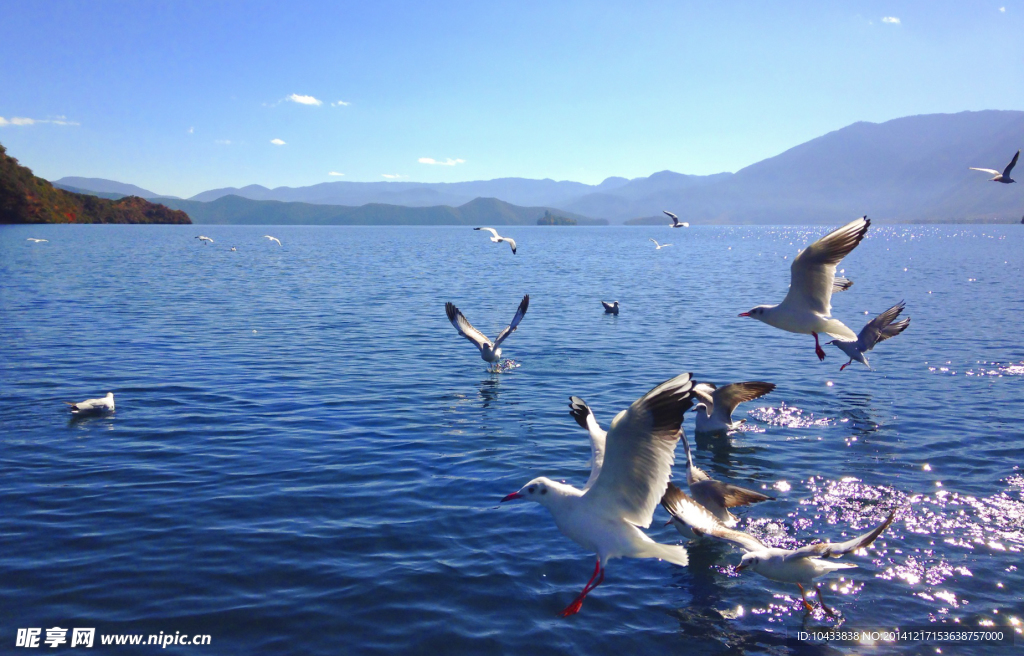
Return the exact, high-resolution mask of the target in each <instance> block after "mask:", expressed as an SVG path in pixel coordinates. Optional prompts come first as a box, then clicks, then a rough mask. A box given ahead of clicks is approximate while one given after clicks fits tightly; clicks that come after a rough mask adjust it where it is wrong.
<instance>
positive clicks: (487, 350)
mask: <svg viewBox="0 0 1024 656" xmlns="http://www.w3.org/2000/svg"><path fill="white" fill-rule="evenodd" d="M528 307H530V295H529V294H527V295H526V296H523V300H522V301H520V302H519V309H518V310H516V316H514V317H512V322H511V323H509V325H508V326H507V327H506V328H505V330H503V331H501V332H500V333H498V336H497V337H495V338H494V341H493V342H491V340H489V339H487V336H486V335H484V334H483V333H482V332H480V331H479V330H477V329H476V328H474V327H473V324H471V323H469V321H467V320H466V317H465V315H463V314H462V312H460V311H459V308H457V307H455V306H454V305H453V304H452V303H445V304H444V311H445V313H446V314H447V315H448V321H451V322H452V325H453V326H455V330H457V331H459V334H460V335H462V336H463V337H465V338H466V339H468V340H469V341H471V342H473V344H474V345H475V346H476V347H477V348H478V349H480V357H481V358H483V359H484V362H497V361H498V360H500V359H501V348H500V347H501V343H502V342H504V341H505V339H506V338H507V337H508V336H509V335H511V334H512V333H514V332H515V331H516V328H518V327H519V322H520V321H522V320H523V316H524V315H525V314H526V309H527V308H528Z"/></svg>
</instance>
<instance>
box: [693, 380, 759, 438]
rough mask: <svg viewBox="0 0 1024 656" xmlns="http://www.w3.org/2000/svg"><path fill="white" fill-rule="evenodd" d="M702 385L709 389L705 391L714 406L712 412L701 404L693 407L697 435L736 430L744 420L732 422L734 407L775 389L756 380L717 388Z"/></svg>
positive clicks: (710, 385) (705, 384) (706, 384)
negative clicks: (712, 400) (709, 395)
mask: <svg viewBox="0 0 1024 656" xmlns="http://www.w3.org/2000/svg"><path fill="white" fill-rule="evenodd" d="M702 385H703V386H704V387H705V388H709V389H708V390H707V391H708V393H710V394H711V398H712V399H714V402H715V405H714V412H709V411H708V409H707V406H705V405H704V404H703V403H698V404H697V405H695V406H693V411H694V413H695V414H696V416H697V432H698V433H722V432H726V431H731V430H735V429H737V428H738V427H739V425H740V424H742V423H744V422H745V421H746V419H740V420H739V421H735V422H734V421H733V420H732V413H733V412H735V411H736V407H737V406H738V405H739V404H741V403H744V402H746V401H753V400H754V399H759V398H761V397H762V396H764V395H765V394H768V393H769V392H771V391H772V390H773V389H775V385H774V384H773V383H762V382H760V381H756V380H754V381H750V382H747V383H732V384H731V385H726V386H724V387H719V388H716V387H715V386H714V385H712V384H710V383H702Z"/></svg>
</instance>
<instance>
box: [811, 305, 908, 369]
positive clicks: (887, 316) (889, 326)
mask: <svg viewBox="0 0 1024 656" xmlns="http://www.w3.org/2000/svg"><path fill="white" fill-rule="evenodd" d="M906 305H907V304H906V303H904V302H903V301H900V302H899V303H897V304H896V305H894V306H892V307H891V308H889V309H888V310H886V311H885V312H883V313H882V314H880V315H878V316H877V317H875V318H874V319H872V320H871V321H869V322H867V324H866V325H865V326H864V327H863V328H861V329H860V334H859V335H857V338H856V339H852V340H846V339H833V340H832V341H831V342H828V343H829V344H832V345H834V346H836V347H837V348H838V349H839V350H840V351H842V352H843V353H845V354H846V355H848V356H850V361H849V362H847V363H846V364H844V365H843V366H841V367H839V371H842V370H843V369H846V368H847V367H849V366H850V365H851V364H853V361H854V360H856V361H857V362H863V363H864V366H865V367H867V368H868V369H870V368H871V365H870V364H868V359H867V358H866V357H865V356H864V354H865V353H866V352H868V351H870V350H871V349H873V348H875V344H877V343H878V342H884V341H885V340H887V339H889V338H890V337H895V336H896V335H899V334H900V333H901V332H903V331H904V330H906V329H907V326H909V325H910V317H907V318H906V319H903V320H902V321H896V317H898V316H900V312H903V308H905V307H906ZM893 322H895V323H893Z"/></svg>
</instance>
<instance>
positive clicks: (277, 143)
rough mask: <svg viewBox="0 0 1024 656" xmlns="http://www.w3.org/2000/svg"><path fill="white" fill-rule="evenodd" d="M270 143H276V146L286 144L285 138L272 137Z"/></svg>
mask: <svg viewBox="0 0 1024 656" xmlns="http://www.w3.org/2000/svg"><path fill="white" fill-rule="evenodd" d="M270 143H272V144H274V145H275V146H284V145H285V142H284V140H283V139H271V140H270Z"/></svg>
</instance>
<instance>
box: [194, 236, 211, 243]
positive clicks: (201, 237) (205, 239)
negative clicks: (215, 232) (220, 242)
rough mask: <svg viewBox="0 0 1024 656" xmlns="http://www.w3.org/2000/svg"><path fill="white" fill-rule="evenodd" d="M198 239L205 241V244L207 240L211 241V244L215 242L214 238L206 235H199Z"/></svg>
mask: <svg viewBox="0 0 1024 656" xmlns="http://www.w3.org/2000/svg"><path fill="white" fill-rule="evenodd" d="M196 239H198V240H199V241H201V242H203V243H204V244H205V243H206V242H210V243H211V244H212V243H213V240H212V239H210V238H209V237H207V236H206V235H199V236H198V237H196Z"/></svg>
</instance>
